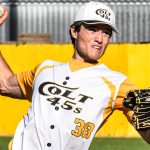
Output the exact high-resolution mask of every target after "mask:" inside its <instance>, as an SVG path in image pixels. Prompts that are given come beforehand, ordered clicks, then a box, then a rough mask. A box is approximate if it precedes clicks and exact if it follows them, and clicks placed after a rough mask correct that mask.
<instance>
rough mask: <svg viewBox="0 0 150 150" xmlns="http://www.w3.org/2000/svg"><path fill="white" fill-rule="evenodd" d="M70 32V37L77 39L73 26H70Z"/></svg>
mask: <svg viewBox="0 0 150 150" xmlns="http://www.w3.org/2000/svg"><path fill="white" fill-rule="evenodd" d="M70 32H71V36H72V37H73V38H74V39H76V38H77V33H78V32H77V30H76V27H75V26H71V28H70Z"/></svg>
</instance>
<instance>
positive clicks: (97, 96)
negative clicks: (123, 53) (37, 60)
mask: <svg viewBox="0 0 150 150" xmlns="http://www.w3.org/2000/svg"><path fill="white" fill-rule="evenodd" d="M17 79H18V82H19V85H20V87H21V89H22V91H23V93H24V95H25V96H26V97H27V98H29V99H30V100H31V102H32V105H31V108H30V109H29V111H28V114H27V115H26V116H24V119H23V120H22V121H21V123H20V124H19V126H18V127H17V130H16V133H15V136H14V141H13V149H14V150H20V149H22V150H27V149H28V150H49V149H52V150H79V149H80V150H87V149H88V148H89V145H90V143H91V141H92V139H93V137H94V135H95V133H96V131H97V130H98V128H99V127H100V126H101V125H102V124H103V123H104V122H105V121H106V119H107V118H108V117H109V116H110V115H111V114H112V112H113V110H114V109H119V110H122V111H123V112H124V114H125V115H126V116H127V117H130V112H128V111H127V110H125V109H124V108H123V106H122V100H123V97H124V96H125V94H126V92H127V91H128V90H129V89H134V88H135V85H134V84H133V83H132V82H131V81H129V80H128V79H127V77H126V76H125V75H123V74H121V73H119V72H115V71H112V70H111V69H109V68H108V67H106V66H105V65H104V64H97V65H92V64H88V63H84V62H80V61H78V60H74V59H72V60H71V61H69V62H68V63H65V64H59V65H52V64H51V63H50V62H49V61H45V62H43V63H42V64H41V65H40V66H39V67H38V68H36V69H35V70H34V71H31V72H29V71H28V72H25V73H21V74H19V75H17ZM31 87H32V88H31ZM31 89H32V90H33V93H31V92H29V91H31ZM28 93H29V94H28ZM31 97H32V98H31Z"/></svg>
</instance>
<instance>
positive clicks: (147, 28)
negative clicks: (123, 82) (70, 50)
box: [0, 0, 150, 43]
mask: <svg viewBox="0 0 150 150" xmlns="http://www.w3.org/2000/svg"><path fill="white" fill-rule="evenodd" d="M83 2H84V1H82V2H81V1H75V2H68V1H66V2H62V1H57V2H55V1H53V2H52V1H48V0H47V1H46V0H44V1H36V2H35V1H22V0H18V1H7V2H6V1H5V2H2V3H1V5H3V6H5V7H7V9H8V10H9V18H8V20H7V22H6V23H5V24H4V25H3V26H2V27H1V28H0V34H1V36H0V42H8V41H17V40H18V39H17V37H18V35H20V34H49V35H50V38H51V43H70V36H69V27H70V25H71V24H72V21H73V16H74V12H75V11H76V10H77V8H78V7H79V6H80V5H81V4H82V3H83ZM105 3H106V4H108V5H109V6H110V7H112V8H113V9H114V11H115V13H116V24H117V27H118V28H119V31H120V34H118V35H115V34H114V35H113V36H112V42H113V43H146V42H150V21H149V20H150V11H149V10H150V2H149V1H143V0H141V1H140V0H139V1H130V2H129V1H124V2H123V1H115V0H114V1H106V2H105Z"/></svg>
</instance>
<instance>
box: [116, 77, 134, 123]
mask: <svg viewBox="0 0 150 150" xmlns="http://www.w3.org/2000/svg"><path fill="white" fill-rule="evenodd" d="M133 89H137V86H136V85H135V84H134V83H133V82H132V81H131V80H129V79H126V80H125V81H124V82H123V83H122V84H121V86H120V89H119V92H118V95H117V97H116V100H115V103H114V108H115V109H118V110H121V111H123V113H124V115H125V116H126V117H127V119H128V120H129V121H130V120H131V117H132V115H133V111H131V110H128V109H126V108H125V107H124V106H123V105H122V103H123V99H124V97H125V96H126V94H127V92H128V91H130V90H133Z"/></svg>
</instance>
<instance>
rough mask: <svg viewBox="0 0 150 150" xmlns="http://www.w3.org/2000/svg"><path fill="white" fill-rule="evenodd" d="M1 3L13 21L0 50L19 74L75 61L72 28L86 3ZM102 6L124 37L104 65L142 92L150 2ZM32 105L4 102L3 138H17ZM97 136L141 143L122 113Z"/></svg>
mask: <svg viewBox="0 0 150 150" xmlns="http://www.w3.org/2000/svg"><path fill="white" fill-rule="evenodd" d="M0 2H1V5H2V6H3V7H5V8H7V9H8V11H9V18H8V20H7V21H6V22H5V23H4V24H3V26H2V27H0V50H1V52H2V54H3V56H4V57H5V59H6V61H7V62H8V64H9V65H10V66H11V68H12V70H13V71H14V72H15V73H18V72H21V71H25V70H29V69H33V68H34V67H35V66H36V65H38V64H39V63H40V62H42V61H43V60H45V59H52V60H56V61H60V62H66V61H68V60H69V59H70V57H71V56H72V53H73V46H72V45H71V40H70V36H69V27H70V25H71V24H72V20H73V16H74V12H75V11H76V10H77V8H78V7H79V6H80V5H81V4H83V3H84V2H87V0H1V1H0ZM101 2H104V3H106V4H108V5H109V6H110V7H111V8H112V9H113V10H114V11H115V13H116V24H117V27H118V28H119V31H120V33H119V34H118V35H116V34H113V36H112V39H111V44H110V46H109V47H108V50H107V52H106V54H105V55H104V56H103V58H102V59H101V60H100V61H103V62H104V63H105V64H106V65H107V66H108V67H111V68H112V69H114V70H117V71H120V72H122V73H124V74H126V75H127V76H128V77H129V78H130V79H131V80H133V81H134V82H135V83H136V84H137V86H138V87H139V88H145V87H148V86H150V80H149V76H150V73H149V72H150V69H149V68H150V59H149V56H150V0H101ZM29 106H30V103H29V102H28V101H20V100H17V99H11V98H6V97H3V96H1V97H0V136H2V137H12V136H13V134H14V132H15V129H16V127H17V124H18V123H19V121H20V120H21V118H22V117H23V115H24V114H26V113H27V110H28V107H29ZM95 137H96V138H99V137H115V138H117V137H119V138H120V137H122V138H140V136H139V135H138V133H137V132H136V131H135V130H134V129H133V127H132V126H131V125H130V124H129V123H128V122H127V120H126V118H125V117H124V116H123V114H122V113H121V112H119V111H115V112H114V114H113V115H112V116H111V117H110V118H109V119H108V121H107V122H106V124H105V125H104V127H102V129H101V130H100V131H98V133H97V134H96V135H95ZM0 142H1V141H0ZM0 145H1V143H0ZM0 149H1V148H0ZM94 150H95V148H94ZM136 150H137V149H136Z"/></svg>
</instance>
